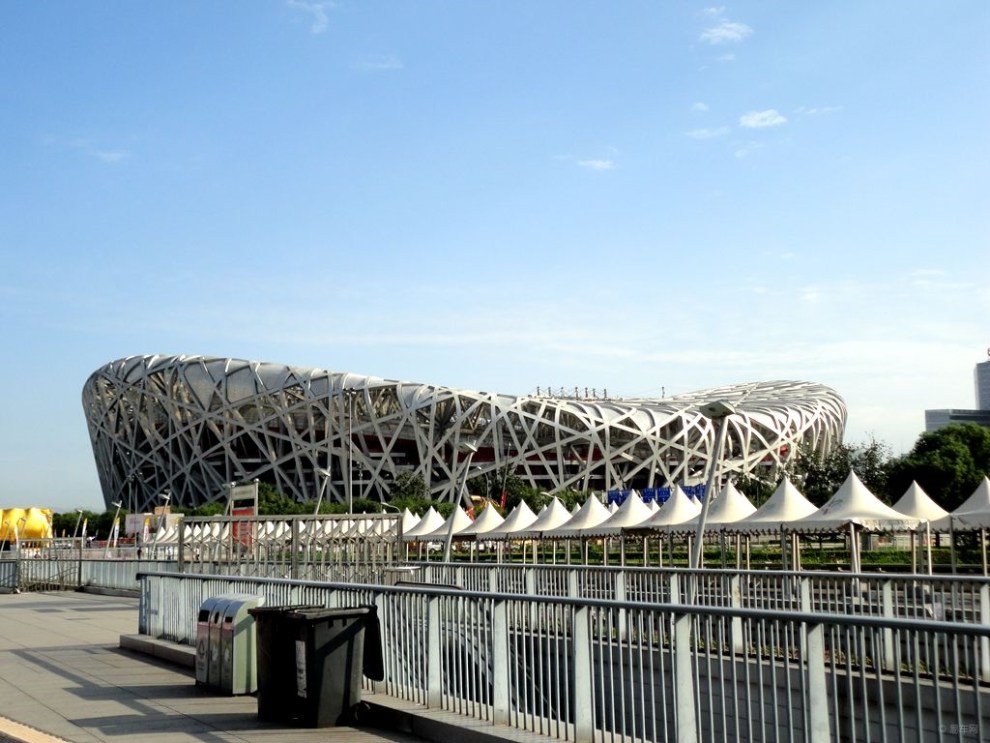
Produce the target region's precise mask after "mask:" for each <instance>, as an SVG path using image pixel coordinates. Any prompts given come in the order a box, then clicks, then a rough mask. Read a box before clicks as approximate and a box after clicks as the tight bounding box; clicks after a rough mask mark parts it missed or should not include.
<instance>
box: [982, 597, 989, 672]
mask: <svg viewBox="0 0 990 743" xmlns="http://www.w3.org/2000/svg"><path fill="white" fill-rule="evenodd" d="M980 623H981V624H982V625H983V626H984V627H987V626H990V585H987V584H985V583H984V584H983V585H982V586H980ZM980 680H981V681H990V637H981V638H980Z"/></svg>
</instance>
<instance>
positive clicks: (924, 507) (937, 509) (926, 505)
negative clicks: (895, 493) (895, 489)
mask: <svg viewBox="0 0 990 743" xmlns="http://www.w3.org/2000/svg"><path fill="white" fill-rule="evenodd" d="M894 510H895V511H897V512H899V513H903V514H904V515H905V516H911V517H913V518H916V519H924V520H925V521H935V520H936V519H940V518H943V517H945V516H948V515H949V512H948V511H946V510H945V509H944V508H942V507H941V506H940V505H938V503H936V502H935V501H933V500H932V499H931V498H930V497H929V496H928V493H926V492H925V491H924V490H922V489H921V486H920V485H919V484H918V483H916V482H912V483H911V486H910V487H909V488H908V489H907V490H906V491H905V492H904V495H902V496H901V497H900V500H898V501H897V503H895V504H894Z"/></svg>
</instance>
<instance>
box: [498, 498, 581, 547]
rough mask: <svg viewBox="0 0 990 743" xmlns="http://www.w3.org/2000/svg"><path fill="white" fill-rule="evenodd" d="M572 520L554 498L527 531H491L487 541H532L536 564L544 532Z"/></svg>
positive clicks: (568, 513) (565, 509)
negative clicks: (538, 545) (538, 542)
mask: <svg viewBox="0 0 990 743" xmlns="http://www.w3.org/2000/svg"><path fill="white" fill-rule="evenodd" d="M571 518H572V516H571V513H570V512H569V511H568V510H567V508H566V507H565V506H564V504H563V503H561V502H560V499H559V498H557V497H556V496H554V498H553V500H551V501H550V504H549V505H548V506H547V507H546V508H544V509H543V510H542V511H540V514H539V516H537V517H536V520H535V521H533V523H532V524H530V525H529V526H528V527H526V528H525V529H520V530H519V531H515V532H511V533H506V532H503V531H502V530H501V529H498V530H495V531H490V532H488V535H487V536H486V539H493V540H496V539H497V540H503V541H504V540H507V539H513V540H515V539H523V540H526V539H531V540H534V541H533V562H534V563H535V562H536V548H537V541H536V540H539V538H540V537H541V536H542V535H543V532H545V531H550V530H551V529H556V528H557V527H558V526H561V525H562V524H565V523H567V522H568V521H570V520H571ZM554 559H556V552H555V553H554Z"/></svg>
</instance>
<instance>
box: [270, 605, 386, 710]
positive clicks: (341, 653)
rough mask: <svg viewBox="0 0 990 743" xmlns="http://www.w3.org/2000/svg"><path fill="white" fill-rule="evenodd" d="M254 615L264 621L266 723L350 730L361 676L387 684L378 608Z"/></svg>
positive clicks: (275, 609) (279, 609) (283, 610)
mask: <svg viewBox="0 0 990 743" xmlns="http://www.w3.org/2000/svg"><path fill="white" fill-rule="evenodd" d="M255 611H257V614H255ZM252 614H253V615H254V617H255V620H256V621H258V620H259V619H260V621H258V625H257V628H256V629H257V637H258V716H259V717H260V718H262V719H266V720H275V721H279V722H286V723H290V724H295V725H301V726H305V727H329V726H332V725H341V724H346V723H348V722H351V721H352V719H353V717H352V715H353V710H354V708H355V707H356V705H358V704H359V703H360V701H361V676H362V675H367V676H368V677H369V678H372V679H374V680H378V681H380V680H382V679H383V678H384V664H383V660H382V646H381V633H380V630H379V626H378V614H377V612H376V609H375V607H373V606H359V607H349V608H341V609H325V608H318V607H299V606H287V607H264V608H261V609H258V610H252ZM262 625H268V626H267V628H265V629H263V628H262ZM266 676H267V678H266Z"/></svg>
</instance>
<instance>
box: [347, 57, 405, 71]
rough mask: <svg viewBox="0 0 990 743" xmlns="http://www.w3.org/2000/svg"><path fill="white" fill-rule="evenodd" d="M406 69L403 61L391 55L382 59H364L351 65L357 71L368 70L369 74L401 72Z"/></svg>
mask: <svg viewBox="0 0 990 743" xmlns="http://www.w3.org/2000/svg"><path fill="white" fill-rule="evenodd" d="M403 67H404V65H403V64H402V60H401V59H399V58H398V57H393V56H390V55H385V56H380V57H364V58H362V59H359V60H357V61H356V62H353V63H351V68H352V69H355V70H366V71H369V72H377V71H386V70H401V69H402V68H403Z"/></svg>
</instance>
